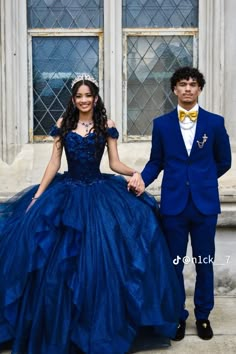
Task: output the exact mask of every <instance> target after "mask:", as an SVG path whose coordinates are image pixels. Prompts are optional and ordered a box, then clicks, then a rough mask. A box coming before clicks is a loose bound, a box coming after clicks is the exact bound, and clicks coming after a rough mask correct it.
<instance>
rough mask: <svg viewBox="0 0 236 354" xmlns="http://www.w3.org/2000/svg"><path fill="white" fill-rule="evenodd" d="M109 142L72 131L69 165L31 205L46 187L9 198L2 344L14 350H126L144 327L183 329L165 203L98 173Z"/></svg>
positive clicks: (4, 225)
mask: <svg viewBox="0 0 236 354" xmlns="http://www.w3.org/2000/svg"><path fill="white" fill-rule="evenodd" d="M59 133H60V132H59V131H58V129H56V128H54V129H53V131H52V135H54V136H55V135H58V134H59ZM108 134H109V136H111V137H112V138H115V139H116V138H117V137H118V133H117V130H116V129H115V128H111V129H108ZM95 146H96V148H95ZM104 147H105V140H104V139H102V138H100V139H97V140H96V139H95V135H94V134H93V133H90V134H89V135H88V136H87V137H81V136H80V135H78V134H76V133H73V132H70V133H68V134H67V136H66V138H65V150H66V156H67V160H68V166H69V170H68V172H66V173H64V174H58V175H57V176H56V177H55V179H54V181H53V182H52V183H51V184H50V186H49V187H48V188H47V190H46V191H45V192H44V193H43V195H42V196H41V197H40V198H39V199H38V200H37V201H36V202H35V204H34V205H33V206H32V207H31V209H30V210H29V211H28V212H27V213H26V209H27V206H28V205H29V203H30V201H31V198H32V196H33V195H34V193H35V191H36V190H37V188H38V186H33V187H31V188H29V189H27V190H25V191H23V192H21V193H20V194H19V195H17V196H15V197H14V198H13V199H12V200H10V201H9V202H8V203H6V204H5V205H3V206H2V210H1V228H0V343H1V342H4V341H8V340H13V350H12V353H14V354H16V353H18V354H23V353H27V354H74V353H76V350H77V349H78V348H80V349H81V350H82V351H84V352H85V353H89V354H123V353H126V352H127V351H128V350H129V348H130V347H131V345H132V342H133V340H134V338H135V336H136V333H137V331H138V329H139V328H140V327H141V326H155V332H156V333H157V334H158V335H161V336H165V337H172V336H174V335H175V332H176V326H177V322H178V318H179V311H180V307H179V296H178V282H177V279H176V275H175V271H174V268H173V265H172V262H171V259H170V256H169V252H168V249H167V246H166V242H165V239H164V236H163V234H162V232H161V230H160V227H159V224H158V221H157V213H158V206H157V203H156V201H155V199H154V198H152V197H151V196H149V195H148V194H143V195H142V196H141V197H139V198H137V197H136V196H135V195H134V194H133V193H132V192H128V191H127V183H126V181H125V180H124V179H123V178H122V177H119V176H114V175H109V174H102V173H101V172H100V170H99V165H100V160H101V157H102V154H103V151H104ZM95 151H96V152H95Z"/></svg>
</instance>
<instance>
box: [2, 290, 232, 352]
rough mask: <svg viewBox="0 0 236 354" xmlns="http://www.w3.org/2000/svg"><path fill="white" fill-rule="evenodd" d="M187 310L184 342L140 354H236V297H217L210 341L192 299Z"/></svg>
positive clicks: (212, 317) (189, 298)
mask: <svg viewBox="0 0 236 354" xmlns="http://www.w3.org/2000/svg"><path fill="white" fill-rule="evenodd" d="M187 308H188V309H189V311H190V316H189V318H188V321H187V328H186V336H185V338H184V339H183V340H182V341H180V342H171V343H172V345H171V346H170V347H168V348H164V349H155V350H149V351H145V352H144V351H143V352H139V354H159V353H166V354H201V353H204V354H226V353H227V354H236V297H233V296H232V297H230V296H222V297H221V296H216V298H215V308H214V310H213V312H212V314H211V317H210V320H211V324H212V328H213V331H214V337H213V338H212V339H211V340H209V341H204V340H202V339H200V338H199V337H198V336H197V334H196V329H195V319H194V317H193V305H192V297H188V298H187ZM1 354H10V352H8V351H5V352H2V353H1ZM45 354H47V353H45ZM101 354H103V353H101ZM114 354H115V353H114Z"/></svg>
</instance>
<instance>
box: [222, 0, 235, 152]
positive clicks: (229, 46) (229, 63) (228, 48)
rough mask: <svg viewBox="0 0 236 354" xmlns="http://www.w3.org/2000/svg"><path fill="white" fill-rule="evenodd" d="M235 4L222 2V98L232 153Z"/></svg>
mask: <svg viewBox="0 0 236 354" xmlns="http://www.w3.org/2000/svg"><path fill="white" fill-rule="evenodd" d="M235 12H236V2H235V0H227V1H224V13H225V18H226V19H227V20H225V31H224V43H225V48H224V52H225V70H224V80H225V85H224V86H223V92H222V94H223V96H224V102H225V107H224V113H225V117H226V120H227V127H228V128H229V133H230V137H231V144H232V147H233V150H234V152H236V143H235V142H236V115H235V107H236V84H235V83H236V65H235V58H236V45H235V33H236V21H235Z"/></svg>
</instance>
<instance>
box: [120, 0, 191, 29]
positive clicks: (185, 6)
mask: <svg viewBox="0 0 236 354" xmlns="http://www.w3.org/2000/svg"><path fill="white" fill-rule="evenodd" d="M197 26H198V0H123V27H129V28H135V27H136V28H139V27H149V28H157V27H159V28H167V27H169V28H170V27H197Z"/></svg>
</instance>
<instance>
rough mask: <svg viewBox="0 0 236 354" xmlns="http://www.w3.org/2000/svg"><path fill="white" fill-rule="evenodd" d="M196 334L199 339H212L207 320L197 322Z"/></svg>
mask: <svg viewBox="0 0 236 354" xmlns="http://www.w3.org/2000/svg"><path fill="white" fill-rule="evenodd" d="M196 326H197V334H198V336H199V337H200V338H201V339H205V340H207V339H211V338H212V337H213V331H212V328H211V325H210V321H209V320H197V321H196Z"/></svg>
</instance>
